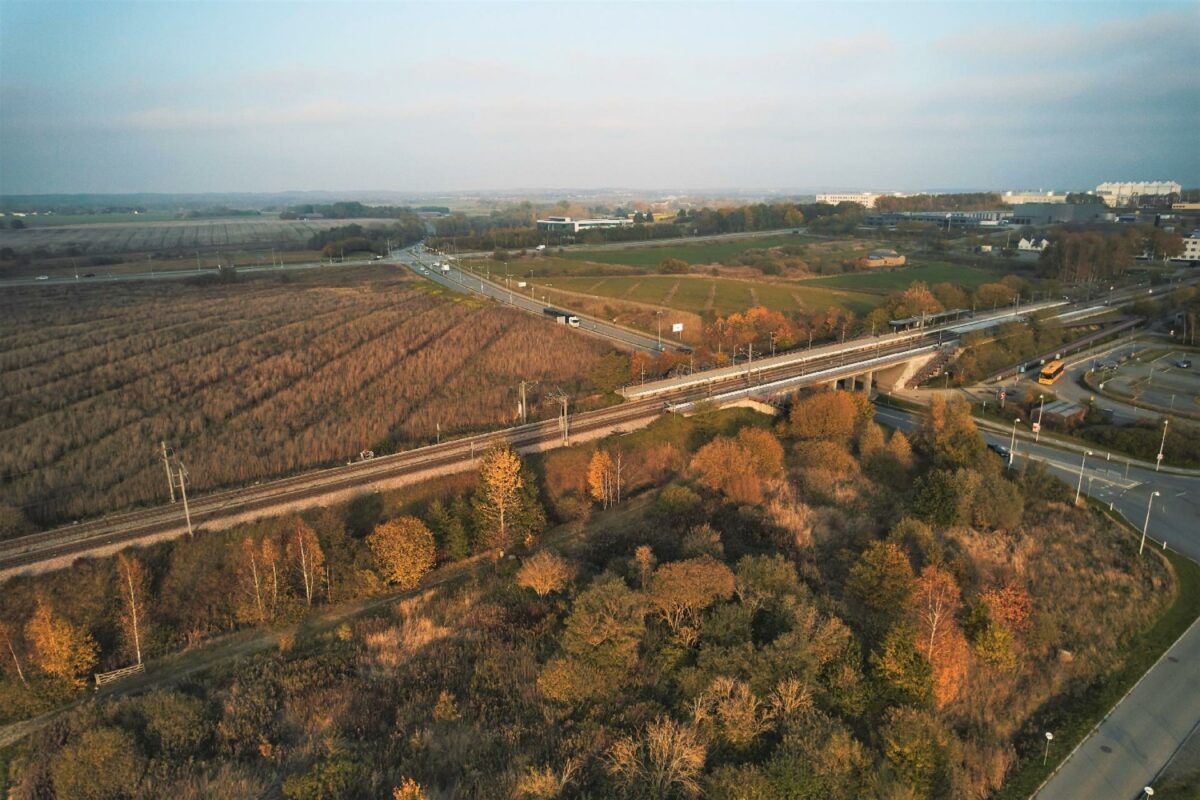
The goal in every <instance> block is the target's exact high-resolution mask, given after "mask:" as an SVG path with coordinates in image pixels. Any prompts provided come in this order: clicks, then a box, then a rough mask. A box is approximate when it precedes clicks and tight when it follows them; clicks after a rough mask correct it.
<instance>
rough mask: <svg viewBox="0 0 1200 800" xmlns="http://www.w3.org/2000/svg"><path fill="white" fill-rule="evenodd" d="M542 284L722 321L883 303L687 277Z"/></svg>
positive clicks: (791, 286)
mask: <svg viewBox="0 0 1200 800" xmlns="http://www.w3.org/2000/svg"><path fill="white" fill-rule="evenodd" d="M537 285H538V286H539V287H540V286H547V287H549V288H550V289H551V290H553V289H565V290H567V291H571V292H578V293H581V294H586V295H594V296H598V297H612V298H615V299H618V300H631V301H634V302H638V303H647V304H650V305H661V306H666V307H668V308H675V309H678V310H680V311H690V312H693V313H696V314H702V313H704V312H705V311H709V310H711V311H712V312H714V313H716V314H719V315H722V316H724V315H726V314H730V313H733V312H735V311H744V310H746V309H747V308H750V307H751V306H755V305H765V306H767V307H768V308H771V309H774V310H777V311H812V310H817V309H825V308H828V307H830V306H836V307H838V308H844V309H848V310H851V311H853V312H855V313H856V314H863V313H866V312H868V311H870V310H871V309H872V308H874V307H875V306H876V305H877V304H878V300H879V299H878V298H877V297H874V296H872V295H867V294H862V293H860V292H847V291H838V290H832V289H826V288H823V287H817V286H812V285H811V282H805V283H769V282H766V281H747V280H738V279H735V278H710V277H703V276H686V275H644V276H631V275H621V276H613V277H600V276H592V277H586V278H585V277H567V278H562V277H560V278H554V279H552V280H549V281H545V282H538V284H537Z"/></svg>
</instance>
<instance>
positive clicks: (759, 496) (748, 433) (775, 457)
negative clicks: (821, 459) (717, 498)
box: [691, 428, 783, 504]
mask: <svg viewBox="0 0 1200 800" xmlns="http://www.w3.org/2000/svg"><path fill="white" fill-rule="evenodd" d="M691 471H692V473H693V474H694V475H695V476H696V480H697V482H698V483H699V484H700V485H701V486H703V487H705V488H707V489H712V490H713V491H717V492H720V493H721V494H723V495H725V497H727V498H728V499H729V500H731V501H733V502H735V503H751V504H755V503H761V502H762V501H763V489H764V483H765V482H767V481H775V480H778V479H779V478H781V477H782V476H783V447H782V446H781V445H780V444H779V440H778V439H776V438H775V437H774V436H773V435H771V433H770V432H768V431H764V430H761V429H751V428H744V429H742V430H741V431H739V432H738V435H737V436H736V437H728V436H718V437H717V438H716V439H713V440H712V441H711V442H709V443H708V444H706V445H704V447H701V448H700V449H699V450H698V451H696V455H694V456H693V457H692V463H691Z"/></svg>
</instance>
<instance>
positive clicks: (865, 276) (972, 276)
mask: <svg viewBox="0 0 1200 800" xmlns="http://www.w3.org/2000/svg"><path fill="white" fill-rule="evenodd" d="M1002 274H1003V273H1001V272H998V271H997V272H992V271H990V270H985V269H978V268H975V267H964V266H959V265H957V264H939V263H932V264H921V265H919V266H914V267H906V268H903V269H896V270H889V271H876V272H848V273H846V274H844V275H834V276H831V277H827V278H814V279H813V280H811V281H807V283H808V284H810V285H817V286H831V287H835V288H839V289H851V290H853V289H862V290H876V291H887V292H896V291H900V290H902V289H905V288H907V287H908V285H909V284H911V283H912V282H913V281H924V282H925V283H927V284H929V285H930V286H932V285H933V284H935V283H953V284H955V285H957V286H960V287H962V288H963V289H975V288H977V287H979V286H981V285H982V284H985V283H991V282H993V281H997V280H999V279H1000V278H1001V277H1002Z"/></svg>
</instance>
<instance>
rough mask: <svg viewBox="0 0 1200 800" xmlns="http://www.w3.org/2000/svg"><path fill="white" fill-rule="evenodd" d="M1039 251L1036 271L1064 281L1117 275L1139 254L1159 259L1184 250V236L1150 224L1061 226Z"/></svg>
mask: <svg viewBox="0 0 1200 800" xmlns="http://www.w3.org/2000/svg"><path fill="white" fill-rule="evenodd" d="M1048 238H1049V239H1050V246H1049V247H1047V248H1046V249H1045V250H1044V251H1042V256H1041V259H1040V261H1039V262H1038V271H1039V272H1041V273H1042V274H1044V275H1051V276H1053V277H1055V278H1057V279H1059V280H1060V281H1062V282H1064V283H1086V282H1090V281H1097V280H1107V279H1110V278H1116V277H1120V276H1121V275H1122V274H1124V272H1125V271H1126V270H1127V269H1129V267H1131V266H1133V263H1134V259H1135V258H1136V257H1138V256H1142V255H1145V256H1148V257H1150V258H1153V259H1155V260H1162V259H1166V258H1170V257H1173V256H1177V255H1179V254H1180V253H1182V252H1183V237H1181V236H1180V235H1179V234H1177V233H1171V232H1168V231H1164V230H1163V229H1162V228H1158V227H1155V226H1152V225H1131V226H1124V225H1123V226H1119V227H1117V228H1115V229H1109V230H1070V229H1065V228H1064V229H1062V230H1059V231H1057V232H1056V233H1054V234H1052V235H1051V236H1050V237H1048Z"/></svg>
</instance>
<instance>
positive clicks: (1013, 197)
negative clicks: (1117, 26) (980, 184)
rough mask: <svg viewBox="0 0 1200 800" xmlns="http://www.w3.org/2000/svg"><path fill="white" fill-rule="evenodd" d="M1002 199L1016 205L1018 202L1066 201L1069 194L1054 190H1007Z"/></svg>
mask: <svg viewBox="0 0 1200 800" xmlns="http://www.w3.org/2000/svg"><path fill="white" fill-rule="evenodd" d="M1000 199H1001V200H1003V201H1004V202H1005V203H1008V204H1009V205H1010V206H1015V205H1017V204H1018V203H1065V202H1067V195H1066V194H1065V193H1064V194H1055V193H1054V192H1005V193H1004V194H1003V195H1002V196H1001V197H1000Z"/></svg>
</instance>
